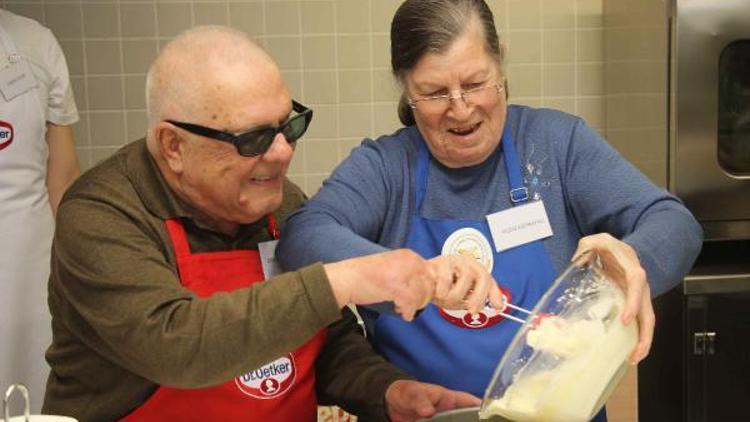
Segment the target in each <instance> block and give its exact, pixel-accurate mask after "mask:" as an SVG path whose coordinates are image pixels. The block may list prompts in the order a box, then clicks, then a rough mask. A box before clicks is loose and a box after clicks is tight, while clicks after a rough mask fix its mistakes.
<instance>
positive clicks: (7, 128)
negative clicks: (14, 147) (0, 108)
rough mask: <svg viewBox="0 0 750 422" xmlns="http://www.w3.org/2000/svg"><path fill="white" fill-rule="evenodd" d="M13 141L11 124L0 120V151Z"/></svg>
mask: <svg viewBox="0 0 750 422" xmlns="http://www.w3.org/2000/svg"><path fill="white" fill-rule="evenodd" d="M12 142H13V125H12V124H10V123H8V122H5V121H3V120H0V151H2V150H4V149H5V148H7V147H8V146H9V145H10V144H11V143H12Z"/></svg>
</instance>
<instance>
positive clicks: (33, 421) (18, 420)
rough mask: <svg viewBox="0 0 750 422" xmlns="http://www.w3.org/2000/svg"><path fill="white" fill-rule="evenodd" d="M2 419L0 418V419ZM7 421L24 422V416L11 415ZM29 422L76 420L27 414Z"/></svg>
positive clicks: (69, 421)
mask: <svg viewBox="0 0 750 422" xmlns="http://www.w3.org/2000/svg"><path fill="white" fill-rule="evenodd" d="M1 417H2V416H0V418H1ZM2 420H3V419H0V421H2ZM9 422H26V418H24V417H23V415H20V416H11V417H10V421H9ZM29 422H77V419H73V418H71V417H68V416H54V415H29Z"/></svg>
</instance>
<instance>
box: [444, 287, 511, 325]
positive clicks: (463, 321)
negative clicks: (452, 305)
mask: <svg viewBox="0 0 750 422" xmlns="http://www.w3.org/2000/svg"><path fill="white" fill-rule="evenodd" d="M500 292H501V293H502V294H503V300H504V303H509V302H510V292H509V291H508V290H507V289H505V288H504V287H502V286H501V287H500ZM438 309H439V310H440V316H442V317H443V318H444V319H445V320H447V321H448V322H450V323H451V324H453V325H456V326H459V327H461V328H485V327H491V326H493V325H495V324H497V323H498V322H500V321H502V320H504V319H505V317H504V316H503V315H502V314H501V312H503V311H504V310H505V307H504V308H503V309H495V308H493V307H492V306H490V304H489V303H488V304H486V305H485V306H484V308H483V309H482V310H481V311H479V312H477V313H475V314H472V313H471V312H469V311H464V310H453V309H443V308H438Z"/></svg>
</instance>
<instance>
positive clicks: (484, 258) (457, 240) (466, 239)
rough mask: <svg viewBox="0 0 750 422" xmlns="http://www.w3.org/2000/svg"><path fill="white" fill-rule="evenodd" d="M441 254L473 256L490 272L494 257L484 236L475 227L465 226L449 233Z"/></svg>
mask: <svg viewBox="0 0 750 422" xmlns="http://www.w3.org/2000/svg"><path fill="white" fill-rule="evenodd" d="M441 254H442V255H464V256H468V257H470V258H474V259H475V260H476V261H477V262H478V263H479V264H480V265H482V266H483V267H484V268H486V269H487V272H489V273H491V272H492V265H493V263H494V261H495V260H494V258H493V255H492V247H491V246H490V242H489V241H488V240H487V238H486V237H484V235H483V234H482V232H480V231H479V230H477V229H472V228H470V227H465V228H462V229H458V230H456V231H454V232H453V233H451V235H450V236H448V238H447V239H445V243H443V250H442V252H441Z"/></svg>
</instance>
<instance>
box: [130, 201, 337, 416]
mask: <svg viewBox="0 0 750 422" xmlns="http://www.w3.org/2000/svg"><path fill="white" fill-rule="evenodd" d="M268 219H269V224H268V226H269V227H268V229H269V232H270V233H271V234H272V235H273V236H274V237H276V236H277V233H278V232H277V230H276V221H275V220H274V219H273V217H272V216H270V215H269V217H268ZM166 225H167V230H168V232H169V237H170V238H171V239H172V243H173V244H174V249H175V255H176V258H177V270H178V271H179V274H180V282H181V283H182V285H183V286H185V287H187V288H188V289H190V291H192V292H194V293H195V294H196V295H198V296H200V297H207V296H211V295H212V294H214V293H216V292H226V291H232V290H236V289H239V288H242V287H247V286H249V285H250V284H252V283H255V282H258V281H263V280H264V276H263V269H262V267H261V263H260V254H259V253H258V251H256V250H236V251H226V252H211V253H196V254H193V253H191V252H190V246H189V244H188V241H187V236H186V235H185V229H184V228H183V226H182V222H180V221H179V220H177V219H173V220H167V221H166ZM325 336H326V332H325V330H321V331H319V332H318V333H317V334H316V335H315V336H314V337H313V338H312V339H311V340H310V341H308V342H307V343H305V344H304V345H303V346H302V347H300V348H299V349H297V350H295V351H293V352H292V353H289V354H287V355H285V356H282V357H279V358H278V359H276V360H274V361H273V362H269V363H267V364H265V365H263V366H261V367H260V368H257V369H255V370H254V371H251V372H249V373H247V374H244V375H239V376H238V377H236V378H235V379H233V380H231V381H227V382H225V383H224V384H221V385H218V386H215V387H207V388H195V389H179V388H171V387H165V386H160V387H159V388H157V390H156V392H155V393H154V394H153V395H152V396H151V397H149V399H148V400H146V402H145V403H143V404H142V405H141V406H140V407H138V408H137V409H135V410H134V411H133V412H132V413H131V414H129V415H128V416H126V417H125V418H124V419H122V420H123V421H126V422H135V421H138V422H140V421H201V422H205V421H211V420H226V421H272V420H277V421H314V420H316V418H317V399H316V397H315V358H316V357H317V356H318V353H319V352H320V349H321V347H322V345H323V342H324V341H325Z"/></svg>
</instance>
